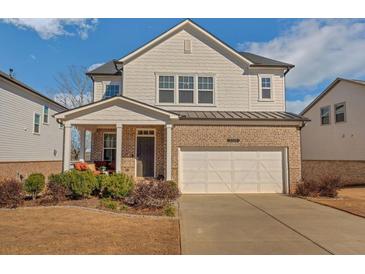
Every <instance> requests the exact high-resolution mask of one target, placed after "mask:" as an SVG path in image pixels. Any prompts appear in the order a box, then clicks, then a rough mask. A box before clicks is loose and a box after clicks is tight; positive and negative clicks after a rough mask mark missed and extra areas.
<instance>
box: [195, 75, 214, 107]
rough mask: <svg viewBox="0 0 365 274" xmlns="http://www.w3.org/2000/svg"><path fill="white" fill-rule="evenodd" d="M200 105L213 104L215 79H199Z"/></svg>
mask: <svg viewBox="0 0 365 274" xmlns="http://www.w3.org/2000/svg"><path fill="white" fill-rule="evenodd" d="M198 103H199V104H213V77H199V78H198Z"/></svg>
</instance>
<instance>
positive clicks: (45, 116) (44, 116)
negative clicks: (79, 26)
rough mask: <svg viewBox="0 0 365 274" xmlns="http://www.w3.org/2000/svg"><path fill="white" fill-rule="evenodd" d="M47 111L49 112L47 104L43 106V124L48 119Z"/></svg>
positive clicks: (46, 122)
mask: <svg viewBox="0 0 365 274" xmlns="http://www.w3.org/2000/svg"><path fill="white" fill-rule="evenodd" d="M48 112H49V108H48V106H43V124H48V123H49V121H48V119H49V115H48Z"/></svg>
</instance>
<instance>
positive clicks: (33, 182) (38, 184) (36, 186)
mask: <svg viewBox="0 0 365 274" xmlns="http://www.w3.org/2000/svg"><path fill="white" fill-rule="evenodd" d="M45 184H46V183H45V178H44V175H43V174H41V173H33V174H31V175H29V177H28V178H27V179H26V180H25V184H24V190H25V191H26V192H28V193H29V194H31V195H32V197H33V200H35V199H36V198H37V195H38V194H39V193H40V192H42V190H43V189H44V187H45Z"/></svg>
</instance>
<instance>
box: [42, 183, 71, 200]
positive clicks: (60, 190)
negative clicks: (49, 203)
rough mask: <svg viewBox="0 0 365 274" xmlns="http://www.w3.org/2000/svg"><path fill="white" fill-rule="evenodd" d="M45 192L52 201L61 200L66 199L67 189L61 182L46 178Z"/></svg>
mask: <svg viewBox="0 0 365 274" xmlns="http://www.w3.org/2000/svg"><path fill="white" fill-rule="evenodd" d="M47 194H48V195H49V196H50V197H51V199H52V200H53V201H56V202H58V201H63V200H65V199H66V197H67V195H68V194H69V191H68V189H67V187H66V186H65V185H63V184H62V183H61V182H58V181H55V180H51V179H48V185H47Z"/></svg>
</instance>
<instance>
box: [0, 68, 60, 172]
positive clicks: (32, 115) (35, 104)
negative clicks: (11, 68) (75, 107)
mask: <svg viewBox="0 0 365 274" xmlns="http://www.w3.org/2000/svg"><path fill="white" fill-rule="evenodd" d="M64 110H65V108H64V107H63V106H61V105H59V104H57V103H56V102H54V101H52V100H50V99H49V98H47V97H45V96H43V95H41V94H40V93H38V92H37V91H35V90H33V89H32V88H30V87H28V86H26V85H25V84H23V83H21V82H20V81H18V80H16V79H14V78H13V77H10V76H9V75H8V74H5V73H3V72H0V121H1V123H0V178H5V177H10V178H22V177H27V175H29V174H30V173H33V172H42V173H44V174H45V175H48V174H50V173H52V172H59V171H60V170H61V167H62V153H63V149H62V146H63V128H62V126H60V125H59V124H58V123H57V121H56V119H55V118H54V117H53V115H55V114H56V113H57V112H60V111H64Z"/></svg>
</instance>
